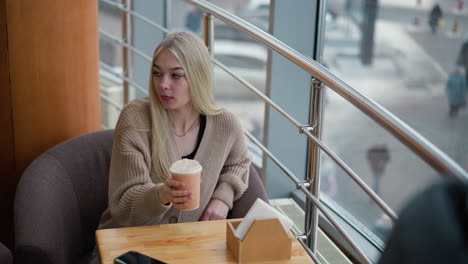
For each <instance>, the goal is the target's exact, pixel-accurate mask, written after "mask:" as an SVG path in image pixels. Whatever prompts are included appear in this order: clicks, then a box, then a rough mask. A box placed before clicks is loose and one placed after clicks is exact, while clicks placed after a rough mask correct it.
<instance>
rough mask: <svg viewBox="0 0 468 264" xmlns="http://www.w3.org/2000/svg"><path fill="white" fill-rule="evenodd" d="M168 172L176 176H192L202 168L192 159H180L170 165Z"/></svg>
mask: <svg viewBox="0 0 468 264" xmlns="http://www.w3.org/2000/svg"><path fill="white" fill-rule="evenodd" d="M169 170H170V171H171V172H172V173H176V174H192V173H197V172H200V171H201V170H202V166H201V165H200V163H199V162H198V161H196V160H192V159H181V160H178V161H176V162H174V163H172V165H171V167H170V168H169Z"/></svg>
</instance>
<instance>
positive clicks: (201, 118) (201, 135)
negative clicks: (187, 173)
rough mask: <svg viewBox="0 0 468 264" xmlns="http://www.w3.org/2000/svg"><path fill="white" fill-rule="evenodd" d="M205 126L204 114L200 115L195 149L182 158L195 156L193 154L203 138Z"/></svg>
mask: <svg viewBox="0 0 468 264" xmlns="http://www.w3.org/2000/svg"><path fill="white" fill-rule="evenodd" d="M205 127H206V116H205V115H200V129H199V130H198V136H197V145H196V146H195V149H194V150H193V151H192V153H190V154H188V155H186V156H183V157H182V158H183V159H193V158H195V154H197V150H198V147H199V146H200V142H201V140H202V138H203V134H204V133H205Z"/></svg>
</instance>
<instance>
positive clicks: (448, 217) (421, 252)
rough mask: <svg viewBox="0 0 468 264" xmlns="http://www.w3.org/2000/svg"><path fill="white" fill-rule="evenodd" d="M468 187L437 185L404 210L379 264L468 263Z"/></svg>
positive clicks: (460, 184) (453, 182) (461, 184)
mask: <svg viewBox="0 0 468 264" xmlns="http://www.w3.org/2000/svg"><path fill="white" fill-rule="evenodd" d="M467 241H468V185H467V184H464V183H460V182H455V181H453V180H444V181H442V182H440V183H437V184H434V185H433V186H431V187H429V188H428V189H426V190H425V191H423V192H422V193H419V194H418V195H416V197H415V198H413V199H412V200H411V201H410V202H409V203H408V204H407V205H406V206H405V207H404V208H403V210H402V211H401V213H400V214H399V219H398V220H397V221H396V222H395V226H394V229H393V231H392V234H391V235H390V239H389V241H388V242H387V245H386V248H385V250H384V252H383V253H382V256H381V258H380V260H379V262H378V263H379V264H390V263H392V264H393V263H416V264H418V263H424V264H433V263H434V264H435V263H450V264H461V263H468V242H467Z"/></svg>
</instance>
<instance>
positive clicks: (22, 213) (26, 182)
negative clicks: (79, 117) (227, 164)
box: [15, 130, 267, 263]
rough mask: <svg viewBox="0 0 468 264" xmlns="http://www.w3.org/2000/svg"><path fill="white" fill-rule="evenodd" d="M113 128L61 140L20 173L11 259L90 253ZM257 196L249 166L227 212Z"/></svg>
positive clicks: (238, 213) (103, 201)
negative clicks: (240, 193) (243, 184)
mask: <svg viewBox="0 0 468 264" xmlns="http://www.w3.org/2000/svg"><path fill="white" fill-rule="evenodd" d="M113 132H114V131H113V130H104V131H98V132H94V133H89V134H86V135H83V136H79V137H76V138H73V139H70V140H68V141H65V142H63V143H61V144H59V145H57V146H55V147H53V148H51V149H49V150H48V151H46V152H45V153H43V154H42V155H41V156H39V157H38V158H37V159H36V160H34V161H33V162H32V163H31V165H30V166H29V167H28V168H27V169H26V171H25V172H24V173H23V175H22V177H21V180H20V182H19V184H18V187H17V190H16V197H15V245H16V247H15V249H16V250H15V263H74V262H75V263H76V262H79V261H82V260H84V259H86V258H87V257H88V254H89V253H91V251H92V250H93V248H94V246H95V240H94V235H95V231H96V229H97V226H98V223H99V218H100V215H101V213H102V212H103V211H104V210H105V209H106V207H107V186H108V175H109V167H110V158H111V152H112V141H113ZM257 197H259V198H261V199H263V200H265V201H267V197H266V193H265V189H264V187H263V183H262V182H261V180H260V177H259V176H258V174H257V172H256V170H255V168H254V167H253V166H251V167H250V177H249V188H248V189H247V191H246V192H245V193H244V195H243V196H242V197H241V198H240V199H239V200H237V201H235V202H234V207H233V209H232V210H231V211H230V213H229V215H228V217H229V218H241V217H244V215H245V214H246V213H247V211H248V209H249V208H250V206H251V205H252V204H253V202H254V201H255V200H256V199H257ZM17 261H18V262H17Z"/></svg>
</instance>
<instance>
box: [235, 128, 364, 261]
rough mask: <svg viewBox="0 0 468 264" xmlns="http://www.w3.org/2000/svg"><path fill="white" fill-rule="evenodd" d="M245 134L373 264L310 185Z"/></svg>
mask: <svg viewBox="0 0 468 264" xmlns="http://www.w3.org/2000/svg"><path fill="white" fill-rule="evenodd" d="M244 134H245V135H246V136H247V137H248V138H249V139H250V140H251V141H252V142H253V143H254V144H255V145H257V146H258V147H259V148H260V149H262V151H263V152H264V153H265V154H266V155H267V156H268V157H269V158H270V159H271V160H272V161H273V162H274V163H275V164H276V165H277V166H278V167H279V168H280V169H281V170H282V171H283V172H284V173H285V174H286V175H287V176H288V177H289V178H290V179H291V181H293V182H294V184H296V189H298V190H301V191H302V192H303V193H304V194H305V195H306V196H307V198H308V199H309V200H310V201H311V202H312V203H313V204H314V205H315V206H317V209H318V210H319V211H320V212H321V213H322V214H323V215H324V216H325V218H327V220H328V221H330V223H331V224H332V225H333V227H335V229H336V230H337V231H338V232H339V233H340V234H341V235H342V236H343V237H344V238H345V239H346V241H348V243H349V245H350V246H351V247H352V248H353V250H354V251H355V252H356V254H358V256H359V257H360V258H361V260H362V261H364V262H365V263H372V262H371V261H370V260H369V258H368V257H367V256H366V255H365V254H364V253H363V252H362V250H361V249H360V248H359V247H358V246H357V244H356V242H354V240H353V239H352V238H351V237H350V236H349V235H348V234H346V232H345V231H344V230H343V229H342V228H341V227H340V225H339V224H338V222H337V221H336V220H335V219H334V218H333V216H331V214H330V213H329V212H328V211H327V210H326V209H325V207H324V206H323V205H322V204H321V203H320V201H319V200H318V199H317V198H315V196H313V195H312V194H311V193H310V191H309V189H308V188H309V186H308V183H305V182H301V181H300V180H299V179H298V178H297V177H296V176H295V175H294V173H292V172H291V171H290V170H289V169H288V168H287V167H286V166H285V165H283V163H282V162H281V161H280V160H279V159H278V158H276V157H275V155H273V154H272V153H271V152H270V151H269V150H268V149H267V148H266V147H265V146H264V145H263V144H262V143H260V142H259V141H258V140H257V139H256V138H255V137H254V136H252V134H250V133H249V132H248V131H247V130H245V129H244Z"/></svg>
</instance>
